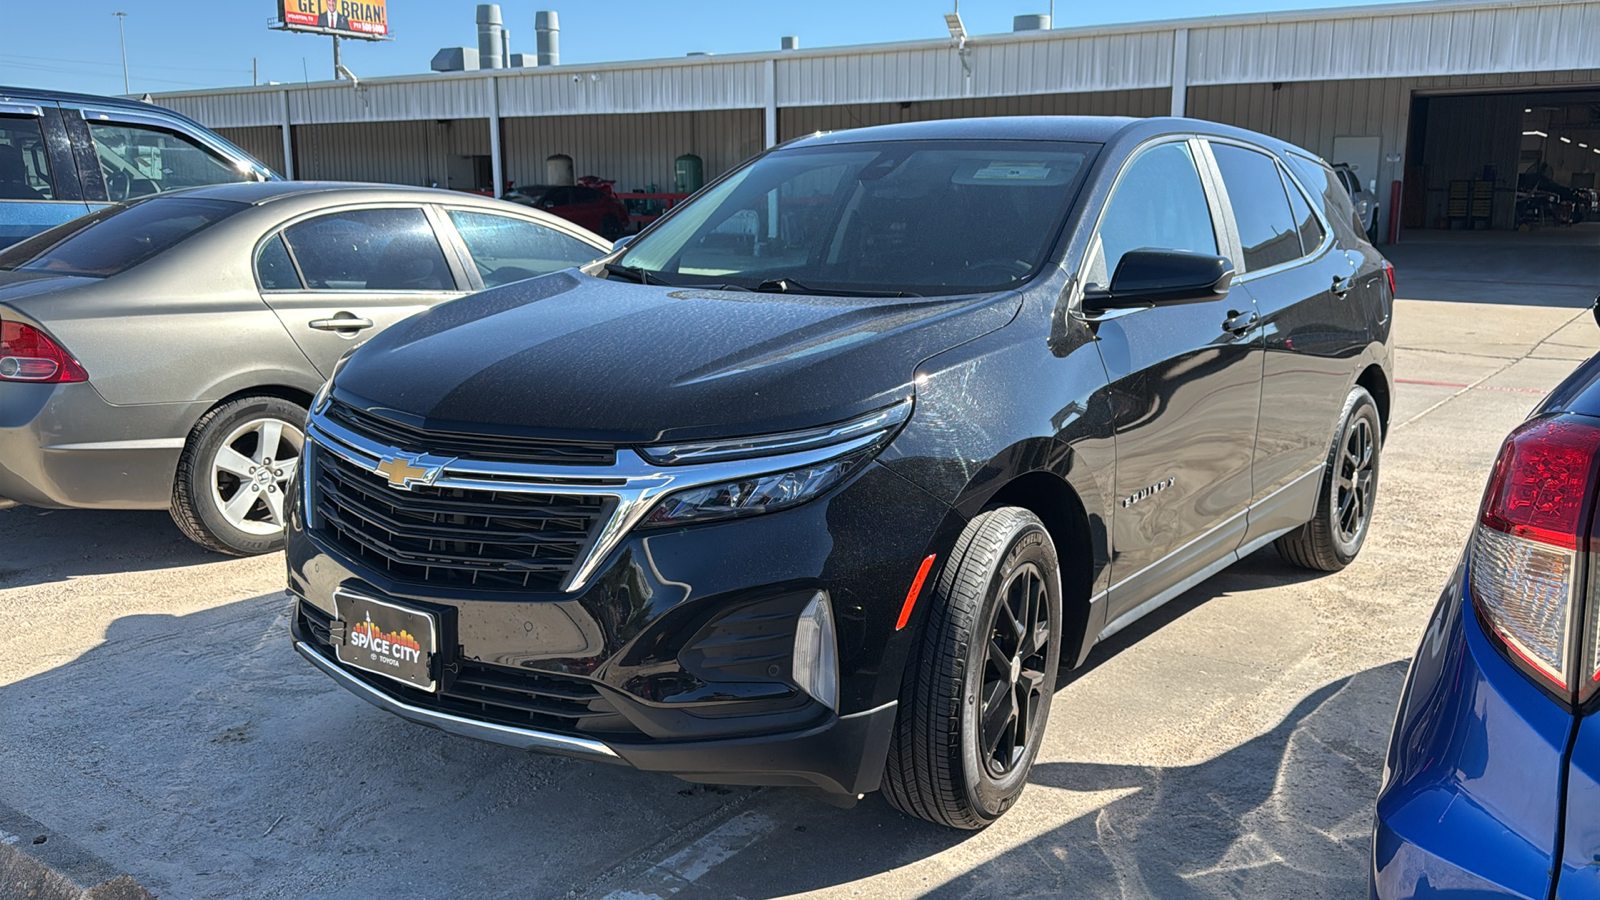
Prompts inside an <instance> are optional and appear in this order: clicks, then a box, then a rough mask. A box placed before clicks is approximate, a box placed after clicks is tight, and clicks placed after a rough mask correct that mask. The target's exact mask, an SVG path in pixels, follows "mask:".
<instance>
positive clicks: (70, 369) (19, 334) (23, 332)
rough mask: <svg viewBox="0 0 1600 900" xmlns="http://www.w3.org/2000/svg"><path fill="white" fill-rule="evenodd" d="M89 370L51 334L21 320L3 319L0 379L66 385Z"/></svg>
mask: <svg viewBox="0 0 1600 900" xmlns="http://www.w3.org/2000/svg"><path fill="white" fill-rule="evenodd" d="M88 380H89V373H88V372H85V371H84V370H83V366H81V365H79V364H78V361H77V360H75V359H73V358H72V355H71V354H69V353H67V351H66V350H64V349H62V347H61V345H60V344H57V343H56V342H55V341H52V340H51V339H50V338H49V336H48V335H46V334H45V333H44V332H42V331H40V330H39V329H37V328H34V327H33V326H32V325H24V324H22V323H21V322H0V381H31V382H35V383H43V384H63V383H66V382H74V381H88Z"/></svg>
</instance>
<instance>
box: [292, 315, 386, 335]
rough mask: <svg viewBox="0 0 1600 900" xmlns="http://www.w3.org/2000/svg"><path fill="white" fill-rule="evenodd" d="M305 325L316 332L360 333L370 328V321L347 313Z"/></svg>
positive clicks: (313, 320)
mask: <svg viewBox="0 0 1600 900" xmlns="http://www.w3.org/2000/svg"><path fill="white" fill-rule="evenodd" d="M307 324H309V325H310V326H311V327H312V328H315V329H317V330H318V331H360V330H361V329H363V328H371V327H372V320H371V319H358V318H356V317H355V316H352V315H350V314H348V313H341V314H340V315H337V316H334V317H333V318H331V319H312V320H311V321H310V322H309V323H307Z"/></svg>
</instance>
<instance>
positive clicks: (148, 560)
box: [0, 506, 229, 588]
mask: <svg viewBox="0 0 1600 900" xmlns="http://www.w3.org/2000/svg"><path fill="white" fill-rule="evenodd" d="M0 547H4V548H5V550H4V552H3V553H0V588H14V587H23V586H25V585H30V584H46V583H49V582H52V581H64V580H66V579H68V578H74V577H78V576H82V575H105V574H112V573H118V572H138V571H145V570H148V569H165V568H171V567H175V566H195V565H200V564H202V563H212V562H218V561H221V560H225V559H228V558H229V557H226V556H223V555H221V554H217V553H212V552H210V551H209V550H206V549H204V548H202V547H200V546H199V545H198V544H195V543H193V542H192V541H190V540H189V539H188V538H186V537H184V536H183V532H181V531H179V530H178V526H177V525H175V524H173V522H172V517H171V516H170V515H168V514H167V513H166V512H164V511H160V510H98V509H35V508H33V507H30V506H17V507H13V508H11V509H7V510H0Z"/></svg>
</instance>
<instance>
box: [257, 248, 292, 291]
mask: <svg viewBox="0 0 1600 900" xmlns="http://www.w3.org/2000/svg"><path fill="white" fill-rule="evenodd" d="M256 280H257V281H259V282H261V289H262V290H263V291H298V290H300V274H299V273H298V272H296V271H295V270H294V263H293V262H291V261H290V260H289V251H288V249H287V248H285V247H284V246H283V235H281V234H280V235H274V236H273V237H272V239H271V240H269V241H267V242H266V243H265V244H262V245H261V252H260V253H258V254H256Z"/></svg>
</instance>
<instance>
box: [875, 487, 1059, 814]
mask: <svg viewBox="0 0 1600 900" xmlns="http://www.w3.org/2000/svg"><path fill="white" fill-rule="evenodd" d="M925 602H928V603H929V605H930V606H929V610H928V621H927V622H926V624H925V626H924V628H923V633H922V636H921V638H920V640H919V641H918V643H917V646H916V647H915V648H914V649H913V651H912V658H911V659H910V661H909V662H908V663H907V668H906V672H905V681H904V684H903V687H902V689H901V694H900V710H899V718H898V720H897V721H896V723H895V733H894V736H893V739H892V740H891V742H890V745H889V763H888V770H887V773H886V776H885V791H884V793H885V796H886V797H887V798H888V800H889V802H890V803H891V804H893V805H894V807H895V808H896V809H899V810H900V811H901V812H904V813H906V814H908V815H913V816H917V817H919V818H923V819H927V820H928V821H930V822H937V823H939V824H941V825H946V826H949V827H952V828H965V829H978V828H983V827H986V826H988V825H989V824H991V823H993V822H994V821H995V820H996V819H998V818H1000V816H1001V814H1003V813H1004V812H1005V811H1006V810H1008V809H1010V808H1011V806H1012V804H1014V803H1015V802H1016V801H1017V798H1018V797H1019V796H1021V794H1022V789H1023V787H1025V786H1026V785H1027V783H1028V773H1029V772H1030V771H1031V770H1032V768H1033V761H1034V758H1035V757H1036V756H1037V755H1038V752H1039V743H1040V741H1041V740H1042V739H1043V737H1044V730H1045V724H1046V722H1047V721H1048V719H1049V715H1050V699H1051V696H1052V694H1053V693H1054V691H1055V684H1056V670H1057V667H1058V666H1059V664H1060V659H1061V574H1060V570H1059V568H1058V567H1057V561H1056V550H1055V545H1054V544H1053V543H1052V542H1051V540H1050V534H1049V532H1047V531H1046V530H1045V528H1044V525H1043V524H1042V523H1041V522H1040V521H1039V519H1038V517H1036V516H1035V515H1034V514H1033V513H1031V512H1029V511H1027V510H1025V509H1018V508H1014V507H1007V508H1003V509H995V510H990V511H988V512H985V513H983V514H981V515H979V516H978V517H977V518H975V519H973V520H972V521H971V522H970V523H968V525H967V527H966V529H965V530H964V531H962V533H961V537H960V538H959V539H958V540H957V541H956V546H955V549H954V550H953V551H952V553H951V555H950V557H949V559H948V560H947V561H946V563H945V566H944V569H943V571H942V572H941V574H940V576H939V580H938V582H937V584H936V585H935V588H934V590H933V592H932V596H930V597H929V598H928V599H927V601H925Z"/></svg>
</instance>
